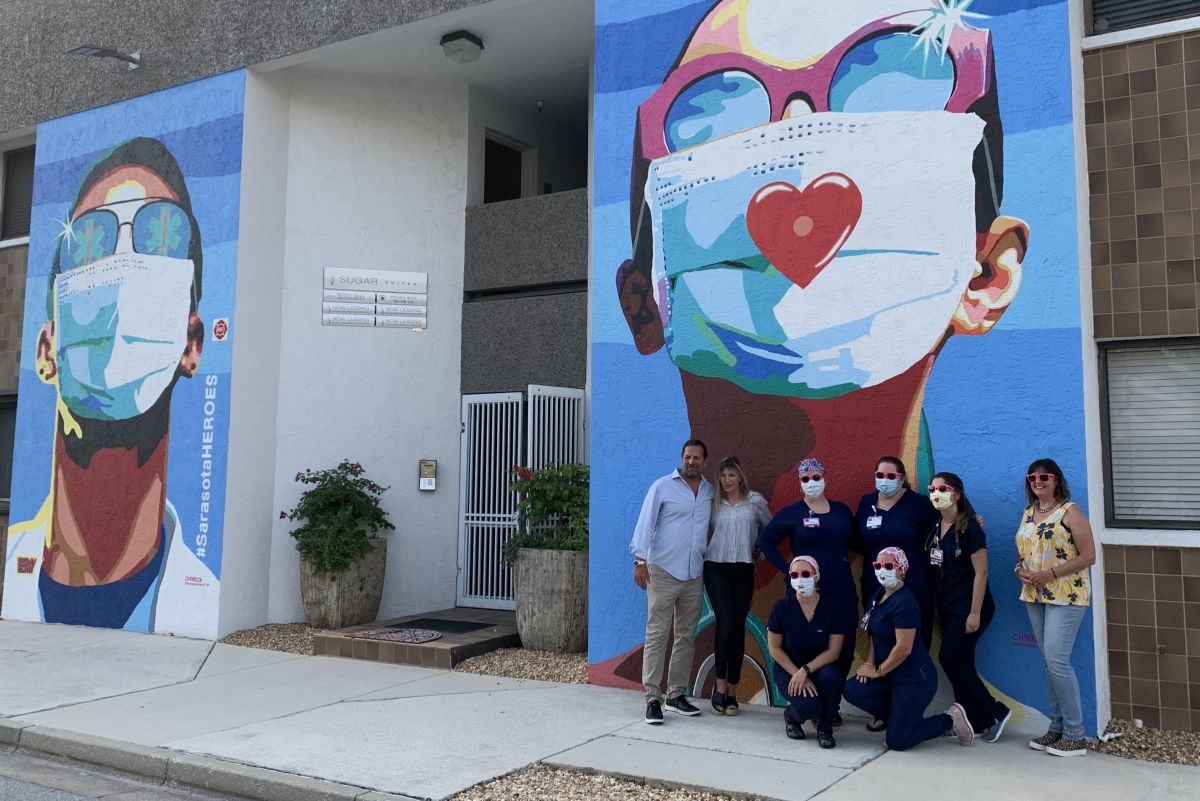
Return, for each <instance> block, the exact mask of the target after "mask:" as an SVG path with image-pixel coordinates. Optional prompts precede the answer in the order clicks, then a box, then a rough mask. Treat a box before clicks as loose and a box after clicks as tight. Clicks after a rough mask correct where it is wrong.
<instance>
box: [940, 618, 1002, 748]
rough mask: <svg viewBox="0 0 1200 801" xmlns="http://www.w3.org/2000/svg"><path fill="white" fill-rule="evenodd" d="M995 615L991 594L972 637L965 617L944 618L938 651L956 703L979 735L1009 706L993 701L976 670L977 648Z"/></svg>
mask: <svg viewBox="0 0 1200 801" xmlns="http://www.w3.org/2000/svg"><path fill="white" fill-rule="evenodd" d="M995 614H996V604H995V602H994V601H992V597H991V596H990V595H988V596H985V597H984V601H983V609H982V610H980V613H979V629H978V630H977V631H975V632H974V633H972V634H967V616H966V615H965V614H949V615H943V616H942V649H941V650H940V651H939V652H938V662H939V663H940V664H941V666H942V670H944V671H946V678H948V679H950V686H951V687H953V688H954V700H955V701H957V702H958V703H960V704H962V707H963V709H965V710H966V711H967V719H968V720H970V721H971V725H972V726H973V727H974V728H975V731H976V732H981V731H983V730H984V729H986V728H987V727H988V726H991V725H992V724H993V723H995V722H996V719H997V716H999V717H1004V716H1005V715H1007V714H1008V707H1006V706H1005V705H1004V704H1002V703H1000V702H999V701H997V700H996V699H995V698H992V694H991V693H989V692H988V689H987V687H986V686H984V683H983V680H982V679H980V678H979V672H978V671H977V670H976V669H975V646H976V645H977V644H978V643H979V638H980V637H981V636H983V632H984V631H986V630H987V627H988V624H989V623H991V622H992V617H993V616H994V615H995Z"/></svg>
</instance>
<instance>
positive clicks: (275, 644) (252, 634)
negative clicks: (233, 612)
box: [221, 623, 317, 656]
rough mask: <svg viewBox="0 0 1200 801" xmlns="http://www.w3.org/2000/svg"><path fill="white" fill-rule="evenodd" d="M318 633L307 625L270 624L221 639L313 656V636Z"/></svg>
mask: <svg viewBox="0 0 1200 801" xmlns="http://www.w3.org/2000/svg"><path fill="white" fill-rule="evenodd" d="M316 631H317V629H313V628H309V627H308V625H307V624H305V623H268V624H267V625H265V626H259V627H258V628H256V629H242V630H241V631H235V632H234V633H233V634H227V635H226V636H224V637H222V638H221V642H223V643H227V644H229V645H243V646H245V647H247V648H265V649H266V650H268V651H286V652H287V653H289V654H301V655H302V656H312V652H313V634H314V633H316Z"/></svg>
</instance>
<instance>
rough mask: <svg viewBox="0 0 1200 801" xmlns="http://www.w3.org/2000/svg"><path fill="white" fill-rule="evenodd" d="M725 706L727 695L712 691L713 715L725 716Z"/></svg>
mask: <svg viewBox="0 0 1200 801" xmlns="http://www.w3.org/2000/svg"><path fill="white" fill-rule="evenodd" d="M725 704H726V699H725V694H724V693H722V692H720V691H718V690H713V691H712V711H713V714H714V715H724V714H725Z"/></svg>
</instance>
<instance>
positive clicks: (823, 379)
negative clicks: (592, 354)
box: [618, 0, 1027, 398]
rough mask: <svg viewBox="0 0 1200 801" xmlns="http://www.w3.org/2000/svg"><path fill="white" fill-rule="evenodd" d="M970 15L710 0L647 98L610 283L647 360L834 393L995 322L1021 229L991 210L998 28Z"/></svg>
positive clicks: (800, 393)
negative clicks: (621, 252) (633, 214)
mask: <svg viewBox="0 0 1200 801" xmlns="http://www.w3.org/2000/svg"><path fill="white" fill-rule="evenodd" d="M914 5H916V6H917V7H918V8H917V10H913V6H914ZM804 7H808V8H809V9H810V10H811V12H812V13H811V14H805V13H803V10H804ZM798 11H799V13H797V12H798ZM970 19H971V17H970V15H969V14H968V15H967V16H965V17H960V18H958V19H956V20H954V21H951V22H950V23H946V22H944V21H939V19H938V18H937V17H936V16H934V15H931V13H930V11H929V9H928V8H920V4H919V3H915V2H914V0H886V1H885V2H865V0H852V1H851V2H845V3H838V4H832V5H831V4H820V5H818V4H815V3H799V4H797V3H788V2H784V1H783V0H726V2H722V3H719V4H717V6H716V7H714V9H713V10H712V11H710V13H709V14H708V16H707V17H706V19H705V20H704V21H703V22H702V23H701V24H700V26H699V28H698V29H697V31H696V33H695V34H694V35H693V38H692V40H691V42H690V43H689V45H688V47H687V48H685V50H684V53H683V55H682V56H681V57H680V60H679V62H678V63H677V64H676V66H675V67H674V68H673V70H672V72H671V73H670V74H669V75H668V76H667V78H666V79H665V80H664V82H663V85H662V86H661V87H660V88H659V89H658V90H657V91H656V92H655V94H654V95H652V96H651V97H650V98H649V99H648V100H647V101H646V102H645V103H643V104H642V106H641V107H640V109H639V120H638V141H637V144H636V146H635V149H636V151H637V153H636V158H635V175H636V176H640V178H642V179H644V180H639V179H637V178H635V181H634V185H635V197H634V198H633V203H634V204H635V205H634V208H639V209H640V211H639V212H638V216H637V220H636V221H635V224H634V228H635V248H634V249H635V258H634V262H633V265H632V268H630V267H627V268H626V269H625V271H624V274H623V276H621V277H619V278H618V282H619V285H620V286H621V293H622V305H623V307H624V308H625V311H626V316H627V318H628V319H629V321H630V325H631V327H632V328H633V329H634V333H635V339H637V340H638V345H639V348H640V349H641V350H642V351H643V352H648V351H650V350H654V349H656V347H657V346H658V344H659V343H662V344H665V345H666V347H667V350H668V353H669V355H670V357H671V360H672V362H673V363H674V364H675V365H676V366H677V367H679V368H680V369H682V370H685V371H687V372H690V373H694V374H697V375H701V376H708V377H714V378H721V379H725V380H728V381H730V382H732V383H734V384H737V385H739V386H741V387H743V388H744V389H747V390H749V391H751V392H754V393H757V394H770V395H782V396H790V397H797V398H825V397H831V396H836V395H840V394H843V393H845V392H850V391H853V390H856V389H861V388H865V387H871V386H875V385H878V384H880V383H883V382H885V381H887V380H888V379H890V378H893V377H895V376H897V375H900V374H901V373H903V372H905V371H907V370H908V369H909V368H910V367H911V366H913V365H914V364H916V363H918V362H919V361H920V360H921V359H922V358H924V357H925V356H926V355H927V354H929V353H931V352H935V351H936V350H937V348H938V347H939V346H940V344H941V343H942V341H943V340H944V338H945V336H946V335H947V333H948V332H950V331H957V332H960V333H983V332H984V331H986V330H987V329H988V328H990V327H991V325H992V324H994V322H995V320H996V319H998V317H999V315H1000V314H1001V313H1002V312H1003V310H1004V308H1006V307H1007V305H1008V304H1009V303H1010V302H1011V300H1012V298H1013V297H1014V296H1015V293H1016V290H1017V287H1018V285H1019V269H1020V261H1021V258H1022V257H1023V254H1024V247H1025V240H1026V238H1027V231H1026V230H1025V226H1024V224H1023V223H1020V222H1019V221H1017V220H1012V219H1009V218H1003V217H999V216H998V206H999V197H1000V191H1001V174H1002V173H1001V170H1002V166H1001V163H1000V157H1001V148H1000V144H999V143H1000V132H999V118H998V114H997V113H996V106H995V89H994V84H993V79H992V74H991V63H992V61H991V51H990V40H989V38H988V35H987V33H986V32H985V31H981V30H976V29H973V28H970V27H969V26H968V25H967V24H966V23H967V22H969V20H970ZM639 190H640V196H638V194H637V193H638V192H639ZM643 239H650V240H651V243H650V244H649V245H647V244H646V242H645V241H643ZM639 274H640V276H641V277H642V278H643V280H644V283H642V284H641V285H640V287H639V286H638V282H637V281H634V282H632V286H633V287H634V288H638V289H640V291H641V295H640V297H639V296H638V295H637V294H636V293H632V294H631V293H630V286H628V285H627V284H628V279H629V278H631V277H635V276H637V275H639ZM623 278H624V279H625V284H623V283H622V279H623ZM639 300H641V301H643V303H644V305H643V307H642V308H638V301H639ZM631 312H633V313H632V314H631ZM659 327H661V329H660V330H661V334H660V333H658V331H659Z"/></svg>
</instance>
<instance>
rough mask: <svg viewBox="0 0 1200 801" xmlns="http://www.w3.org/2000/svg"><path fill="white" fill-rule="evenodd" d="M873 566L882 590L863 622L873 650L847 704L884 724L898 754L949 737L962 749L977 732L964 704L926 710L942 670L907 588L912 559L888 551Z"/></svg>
mask: <svg viewBox="0 0 1200 801" xmlns="http://www.w3.org/2000/svg"><path fill="white" fill-rule="evenodd" d="M872 567H873V568H874V569H875V578H876V580H877V581H878V582H879V585H880V589H879V591H878V592H877V593H876V594H875V597H874V598H873V599H872V600H870V601H868V602H867V613H866V614H865V615H863V623H862V625H863V628H865V629H866V630H867V634H868V635H869V639H870V649H869V651H868V654H867V661H866V662H864V663H863V664H862V665H861V666H860V667H859V669H858V672H857V673H856V674H855V675H853V676H851V677H850V678H849V679H848V680H847V681H846V688H845V691H844V693H845V696H846V700H847V701H849V702H850V703H852V704H854V705H855V706H856V707H858V708H859V709H862V710H864V711H866V712H868V713H870V714H871V715H874V716H875V719H876V720H882V721H885V723H886V725H887V734H886V737H885V739H886V742H887V745H888V748H891V749H892V750H893V751H906V750H908V749H909V748H912V747H913V746H914V745H917V744H918V743H922V742H925V741H926V740H932V739H934V738H935V737H942V736H944V735H950V734H953V735H955V736H957V737H958V742H959V744H960V745H970V744H971V743H972V742H973V741H974V739H975V731H974V729H972V727H971V722H970V721H969V720H967V713H966V712H965V711H963V708H962V707H961V706H960V705H958V704H951V705H950V708H949V709H947V710H946V711H945V713H943V714H941V715H934V716H932V717H928V718H927V717H925V707H927V706H929V702H930V701H932V700H933V696H934V695H935V694H937V671H936V670H935V669H934V667H933V660H932V659H930V658H929V652H928V651H927V650H926V649H925V643H923V642H921V639H920V638H919V637H918V636H917V630H918V629H919V628H920V626H921V607H920V604H919V603H918V602H917V599H916V597H915V596H914V595H913V594H912V591H911V590H909V589H908V588H907V587H905V586H904V574H905V573H907V572H908V558H907V557H906V556H905V554H904V551H902V550H901V549H899V548H884V549H883V550H881V551H879V553H878V555H877V556H876V557H875V562H874V563H873V564H872Z"/></svg>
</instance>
